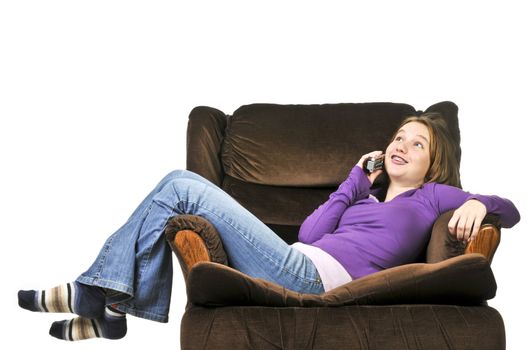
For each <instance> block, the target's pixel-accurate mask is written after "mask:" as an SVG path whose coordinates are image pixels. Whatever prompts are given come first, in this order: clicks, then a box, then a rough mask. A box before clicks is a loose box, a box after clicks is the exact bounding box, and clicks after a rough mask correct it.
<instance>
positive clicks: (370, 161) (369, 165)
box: [362, 154, 384, 174]
mask: <svg viewBox="0 0 527 350" xmlns="http://www.w3.org/2000/svg"><path fill="white" fill-rule="evenodd" d="M383 167H384V154H381V155H380V156H377V157H369V158H367V159H366V160H365V161H364V163H363V164H362V168H363V169H364V171H365V172H367V173H368V174H371V173H373V172H374V171H375V170H377V169H382V168H383Z"/></svg>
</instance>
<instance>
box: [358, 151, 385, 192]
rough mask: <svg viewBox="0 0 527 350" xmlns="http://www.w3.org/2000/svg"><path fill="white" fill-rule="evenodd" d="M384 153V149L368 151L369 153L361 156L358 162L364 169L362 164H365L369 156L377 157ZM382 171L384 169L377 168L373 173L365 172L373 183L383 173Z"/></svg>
mask: <svg viewBox="0 0 527 350" xmlns="http://www.w3.org/2000/svg"><path fill="white" fill-rule="evenodd" d="M382 153H383V152H382V151H373V152H370V153H367V154H365V155H363V156H362V157H361V159H360V160H359V162H358V163H357V166H358V167H359V168H361V169H362V165H363V164H364V161H365V160H366V159H367V158H370V157H377V156H380V155H381V154H382ZM381 173H382V169H377V170H375V171H374V172H373V173H371V174H369V175H368V173H365V174H366V176H367V177H368V179H369V180H370V183H372V184H373V181H375V179H376V178H377V176H379V175H381Z"/></svg>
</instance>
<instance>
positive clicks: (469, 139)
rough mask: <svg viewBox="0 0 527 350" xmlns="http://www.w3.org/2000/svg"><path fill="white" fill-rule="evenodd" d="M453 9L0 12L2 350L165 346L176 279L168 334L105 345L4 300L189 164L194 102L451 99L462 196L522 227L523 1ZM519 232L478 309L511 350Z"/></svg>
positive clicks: (349, 6) (505, 247) (65, 264)
mask: <svg viewBox="0 0 527 350" xmlns="http://www.w3.org/2000/svg"><path fill="white" fill-rule="evenodd" d="M466 3H467V4H461V2H458V1H441V2H434V3H432V2H427V1H375V2H374V3H371V4H362V2H361V4H359V3H355V4H354V3H353V2H349V1H347V2H336V1H324V2H320V4H317V3H314V2H311V1H289V2H287V1H265V2H263V1H261V2H254V1H226V0H224V1H198V0H193V1H188V2H187V4H182V3H177V2H175V1H173V2H170V1H142V2H140V1H109V0H105V1H82V2H81V1H71V0H68V1H22V0H18V1H2V3H1V5H0V117H1V126H0V146H1V147H0V154H1V167H2V170H1V171H0V177H1V178H0V189H1V193H0V200H1V208H0V215H1V221H0V222H1V227H2V232H1V235H2V246H3V250H2V254H1V256H0V259H1V263H0V266H1V277H2V283H1V287H0V293H1V295H0V302H1V305H0V310H2V317H1V318H0V319H1V321H0V322H1V326H0V329H1V336H0V342H1V343H2V344H7V343H10V344H17V345H16V346H17V347H18V348H29V347H30V346H35V345H37V346H43V347H45V348H51V347H53V348H56V349H62V348H68V349H88V348H90V349H91V348H93V347H94V346H97V347H98V349H110V348H112V349H129V348H130V347H133V348H147V347H149V346H169V347H171V348H178V347H179V325H180V324H179V320H180V318H181V316H182V314H183V311H184V306H185V300H186V296H185V290H184V286H183V283H182V275H181V272H180V270H179V266H177V265H175V270H174V272H175V274H174V290H173V298H172V308H171V312H170V322H169V323H168V324H159V323H155V322H151V321H146V320H142V319H138V318H134V317H131V316H129V317H128V326H129V332H128V335H127V336H126V337H125V338H124V339H122V340H119V341H108V340H100V339H98V340H89V341H84V342H78V343H75V344H71V343H66V342H61V341H58V340H56V339H54V338H52V337H50V336H49V335H48V334H47V332H48V328H49V326H50V324H51V322H52V321H54V320H60V319H64V318H69V317H70V315H57V314H55V315H52V314H34V313H30V312H28V311H25V310H22V309H19V308H18V306H17V301H16V292H17V290H18V289H34V288H35V289H40V288H48V287H52V286H54V285H57V284H60V283H63V282H66V281H71V280H73V279H74V278H76V277H77V275H78V274H79V273H81V272H82V271H84V270H85V269H86V268H87V267H88V266H89V265H90V264H91V262H92V261H93V259H94V258H95V256H96V254H97V252H98V250H99V248H100V247H101V245H102V244H103V242H104V240H105V239H106V237H107V236H108V235H109V234H111V233H112V232H114V231H115V230H116V229H117V228H119V227H120V226H121V224H122V223H124V221H125V220H126V219H127V218H128V216H129V215H130V213H131V212H132V211H133V209H135V207H136V205H137V204H138V203H139V202H140V201H141V200H142V199H143V197H144V196H145V195H146V194H147V193H148V192H149V191H150V190H151V189H152V188H153V186H154V185H155V184H156V183H157V182H158V181H159V180H160V179H161V178H162V177H163V176H164V175H165V174H166V173H167V172H169V171H170V170H173V169H183V168H185V141H186V123H187V118H188V114H189V112H190V110H191V109H192V108H193V107H195V106H197V105H207V106H211V107H215V108H219V109H221V110H223V111H224V112H226V113H229V114H230V113H232V112H233V111H234V110H235V109H236V108H238V107H239V106H240V105H243V104H248V103H254V102H272V103H287V104H288V103H307V104H315V103H338V102H372V101H383V102H385V101H386V102H404V103H409V104H411V105H413V106H415V107H416V108H417V109H425V108H427V107H428V106H429V105H431V104H433V103H436V102H439V101H443V100H451V101H454V102H455V103H456V104H457V105H458V106H459V109H460V110H459V121H460V128H461V138H462V139H461V142H462V150H463V155H462V169H461V170H462V174H461V175H462V182H463V186H464V188H465V190H468V191H470V192H473V193H481V194H497V195H500V196H502V197H506V198H509V199H511V200H512V201H513V202H514V203H515V204H516V206H517V207H518V209H519V210H520V212H521V213H523V211H524V210H525V205H526V204H525V203H526V201H525V195H526V191H525V188H524V187H523V185H522V186H521V187H520V186H519V184H520V180H521V179H522V178H523V171H524V169H525V167H524V164H523V159H524V155H523V153H524V149H525V148H524V147H525V146H524V142H522V141H523V139H524V138H525V135H526V133H525V126H523V125H522V126H520V122H521V120H522V119H525V110H524V105H525V97H526V93H525V92H526V90H525V86H524V83H525V81H527V69H526V64H525V62H527V55H526V52H525V35H524V34H522V33H525V32H527V24H526V22H525V11H523V10H522V8H521V7H520V2H519V1H518V2H514V1H500V2H497V1H496V2H488V1H480V2H477V3H476V2H470V5H469V4H468V3H469V2H466ZM507 164H514V165H515V168H514V170H510V169H508V168H506V167H505V165H507ZM353 165H354V164H350V168H351V167H352V166H353ZM522 182H523V181H522ZM524 231H525V223H524V222H520V224H518V225H517V226H516V227H514V228H513V229H504V230H503V231H502V233H503V237H502V243H501V246H500V248H499V249H498V252H497V253H496V256H495V259H494V262H493V265H492V266H493V271H494V273H495V276H496V279H497V282H498V291H497V296H496V297H495V298H494V299H492V300H491V301H490V302H489V303H490V305H491V306H492V307H494V308H496V309H498V310H499V311H500V313H501V315H502V316H503V318H504V320H505V325H506V331H507V342H508V348H509V349H521V348H525V347H524V346H523V347H522V344H524V345H525V341H524V338H525V334H524V333H525V329H524V328H523V326H522V325H521V323H522V322H521V321H522V320H523V319H524V318H525V313H526V312H527V308H526V306H525V296H524V293H523V292H522V290H523V289H522V288H520V285H519V284H520V281H521V280H522V279H524V278H525V277H524V271H525V263H524V261H525V259H524V257H525V248H524V247H525V246H527V240H526V238H525V232H524ZM11 346H13V345H11ZM2 348H5V346H4V345H2Z"/></svg>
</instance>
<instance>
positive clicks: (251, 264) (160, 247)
mask: <svg viewBox="0 0 527 350" xmlns="http://www.w3.org/2000/svg"><path fill="white" fill-rule="evenodd" d="M178 214H193V215H198V216H201V217H204V218H206V219H207V220H208V221H210V222H211V223H212V225H214V227H215V228H216V230H217V231H218V233H219V234H220V236H221V238H222V242H223V245H224V248H225V251H226V253H227V256H228V257H229V262H230V264H231V266H232V267H233V268H235V269H237V270H239V271H241V272H244V273H246V274H247V275H249V276H252V277H257V278H263V279H266V280H269V281H272V282H275V283H278V284H280V285H282V286H284V287H286V288H288V289H291V290H295V291H298V292H302V293H314V294H319V293H322V292H323V291H324V289H323V285H322V282H321V280H320V276H319V274H318V272H317V270H316V268H315V266H314V265H313V263H312V262H311V260H310V259H309V258H307V257H306V256H305V255H304V254H302V253H301V252H299V251H298V250H296V249H294V248H292V247H291V246H289V245H288V244H287V243H286V242H285V241H283V240H282V239H281V238H280V237H279V236H277V235H276V234H275V233H274V232H273V231H272V230H271V229H270V228H269V227H267V226H266V225H265V224H264V223H263V222H261V221H260V220H259V219H258V218H257V217H256V216H254V215H253V214H252V213H250V212H249V211H248V210H246V209H245V208H244V207H243V206H241V205H240V204H239V203H238V202H237V201H236V200H235V199H233V198H232V197H231V196H230V195H228V194H227V193H226V192H224V191H223V190H222V189H220V188H219V187H217V186H216V185H214V184H213V183H211V182H210V181H208V180H207V179H205V178H203V177H202V176H200V175H198V174H196V173H193V172H191V171H188V170H176V171H173V172H171V173H169V174H168V175H167V176H165V177H164V178H163V179H162V180H161V182H160V183H159V184H158V185H157V186H156V187H155V189H154V190H153V191H152V192H151V193H150V194H149V195H148V196H147V197H146V198H145V199H144V200H143V202H141V204H140V205H139V207H138V208H137V209H136V210H135V211H134V213H133V214H132V216H130V218H129V219H128V221H127V222H126V223H125V224H124V225H123V226H122V227H121V228H120V229H119V230H117V231H116V232H115V233H114V234H113V235H111V236H110V237H109V238H108V239H107V241H106V242H105V244H104V246H103V248H102V249H101V251H100V252H99V255H98V257H97V259H96V260H95V262H94V263H93V265H92V266H91V267H90V268H89V269H88V270H87V271H86V272H85V273H83V274H82V275H81V276H79V277H78V279H77V281H78V282H80V283H84V284H88V285H94V286H100V287H104V288H108V289H111V290H112V291H114V293H113V294H112V293H110V294H109V295H110V296H109V297H108V298H107V303H108V304H111V303H118V305H117V308H118V309H119V310H121V311H123V312H126V313H129V314H131V315H135V316H138V317H142V318H146V319H150V320H154V321H158V322H167V321H168V311H169V306H170V294H171V291H172V252H171V250H170V247H169V245H168V243H167V242H166V240H165V238H164V235H163V231H164V228H165V226H166V224H167V221H168V219H169V218H170V217H172V216H174V215H178Z"/></svg>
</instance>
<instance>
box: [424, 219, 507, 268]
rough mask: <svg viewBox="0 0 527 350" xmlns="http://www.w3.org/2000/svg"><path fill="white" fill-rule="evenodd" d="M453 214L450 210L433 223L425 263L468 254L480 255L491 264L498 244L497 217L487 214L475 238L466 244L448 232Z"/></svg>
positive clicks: (499, 229) (499, 228) (498, 223)
mask: <svg viewBox="0 0 527 350" xmlns="http://www.w3.org/2000/svg"><path fill="white" fill-rule="evenodd" d="M453 214H454V210H450V211H448V212H446V213H444V214H442V215H441V216H440V217H439V218H438V219H437V221H436V222H435V224H434V226H433V228H432V235H431V237H430V241H429V243H428V247H427V251H426V262H428V263H436V262H440V261H443V260H446V259H449V258H452V257H455V256H458V255H462V254H469V253H480V254H482V255H484V256H485V257H486V258H487V260H488V261H489V263H490V262H492V258H493V256H494V253H495V252H496V249H497V247H498V245H499V242H500V231H501V222H500V218H499V216H498V215H495V214H487V215H486V216H485V218H484V219H483V222H482V226H481V228H480V230H479V233H478V236H477V238H476V239H475V240H474V241H472V242H470V243H469V244H466V243H464V242H460V241H458V240H457V238H456V237H454V236H453V235H451V234H450V232H449V231H448V222H449V221H450V219H451V218H452V215H453Z"/></svg>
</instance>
